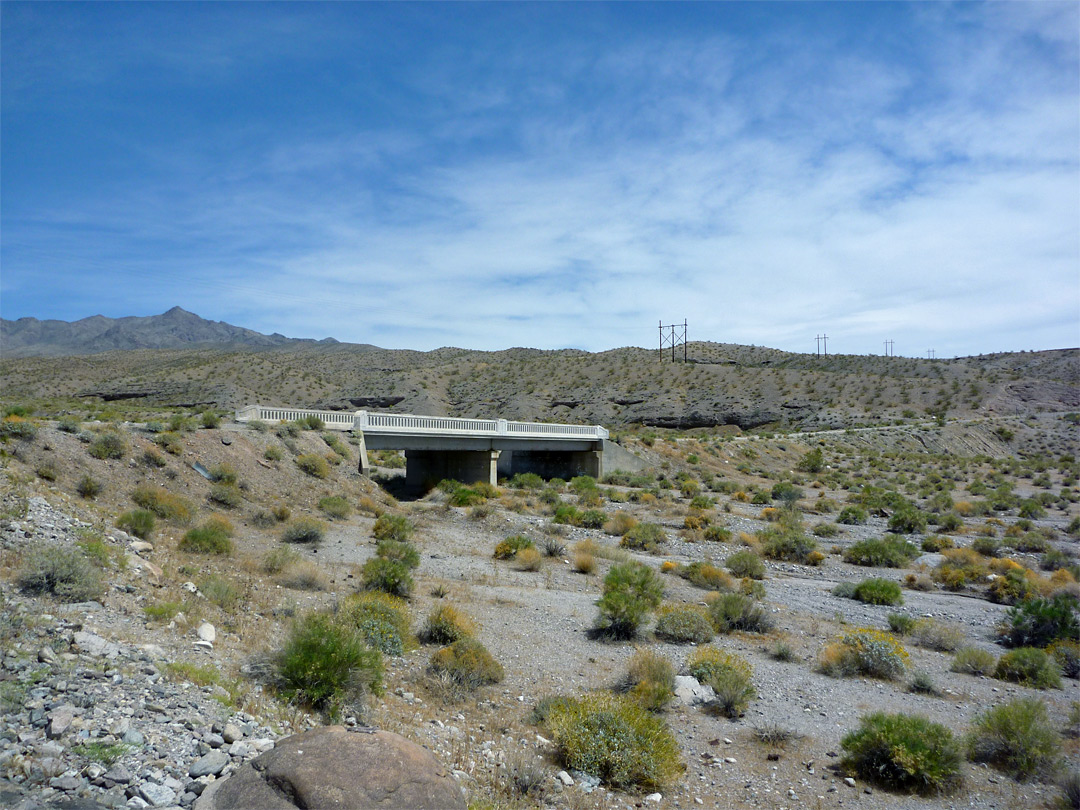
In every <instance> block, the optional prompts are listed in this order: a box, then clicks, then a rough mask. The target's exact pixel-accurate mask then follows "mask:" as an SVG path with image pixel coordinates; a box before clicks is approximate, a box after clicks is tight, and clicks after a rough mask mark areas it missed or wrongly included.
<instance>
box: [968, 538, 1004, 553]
mask: <svg viewBox="0 0 1080 810" xmlns="http://www.w3.org/2000/svg"><path fill="white" fill-rule="evenodd" d="M1000 549H1001V541H1000V540H998V539H997V538H996V537H976V538H975V539H974V540H973V541H972V543H971V550H972V551H974V552H975V553H976V554H981V555H983V556H984V557H995V556H997V553H998V551H999V550H1000Z"/></svg>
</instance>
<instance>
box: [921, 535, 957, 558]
mask: <svg viewBox="0 0 1080 810" xmlns="http://www.w3.org/2000/svg"><path fill="white" fill-rule="evenodd" d="M953 545H954V543H953V541H952V540H951V539H950V538H948V537H942V536H941V535H940V534H932V535H930V536H929V537H925V538H923V541H922V550H923V551H925V552H927V553H928V554H935V553H937V552H939V551H944V550H945V549H947V548H952V547H953Z"/></svg>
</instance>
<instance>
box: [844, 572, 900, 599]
mask: <svg viewBox="0 0 1080 810" xmlns="http://www.w3.org/2000/svg"><path fill="white" fill-rule="evenodd" d="M853 596H854V597H855V598H856V599H857V600H858V601H860V602H865V603H866V604H868V605H902V604H904V596H903V594H902V593H901V590H900V585H899V583H896V582H893V581H892V580H891V579H882V578H880V577H872V578H870V579H864V580H863V581H862V582H860V583H858V584H857V585H856V586H855V592H854V594H853Z"/></svg>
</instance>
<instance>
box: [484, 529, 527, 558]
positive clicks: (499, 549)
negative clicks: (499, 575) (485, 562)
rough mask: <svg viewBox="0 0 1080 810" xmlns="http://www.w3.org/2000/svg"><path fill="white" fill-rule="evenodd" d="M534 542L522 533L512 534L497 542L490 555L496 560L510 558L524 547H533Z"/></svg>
mask: <svg viewBox="0 0 1080 810" xmlns="http://www.w3.org/2000/svg"><path fill="white" fill-rule="evenodd" d="M535 545H536V543H534V542H533V540H532V539H531V538H529V537H526V536H525V535H523V534H514V535H511V536H510V537H507V538H506V539H505V540H502V541H500V542H499V544H498V545H497V546H495V552H494V553H493V554H492V555H491V556H493V557H494V558H495V559H496V560H509V559H512V558H513V557H514V556H515V555H516V554H517V553H518V552H519V551H521V550H522V549H525V548H533V547H534V546H535Z"/></svg>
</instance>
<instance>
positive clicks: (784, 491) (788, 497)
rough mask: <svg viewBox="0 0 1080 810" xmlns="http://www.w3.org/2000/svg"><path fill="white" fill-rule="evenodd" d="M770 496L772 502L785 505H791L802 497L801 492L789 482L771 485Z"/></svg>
mask: <svg viewBox="0 0 1080 810" xmlns="http://www.w3.org/2000/svg"><path fill="white" fill-rule="evenodd" d="M770 494H771V496H772V499H773V500H774V501H781V502H782V503H785V504H793V503H795V501H797V500H799V498H801V497H802V496H803V492H802V490H801V489H799V488H798V487H797V486H795V485H794V484H792V483H791V482H790V481H779V482H777V483H776V484H773V488H772V492H771V493H770Z"/></svg>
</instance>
